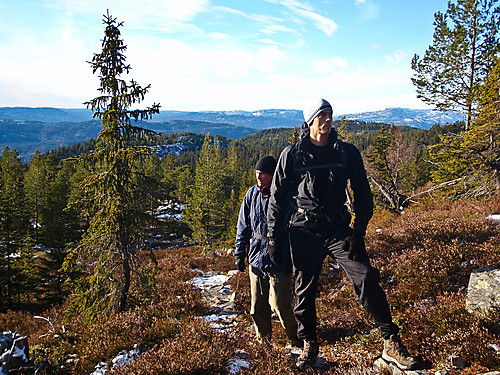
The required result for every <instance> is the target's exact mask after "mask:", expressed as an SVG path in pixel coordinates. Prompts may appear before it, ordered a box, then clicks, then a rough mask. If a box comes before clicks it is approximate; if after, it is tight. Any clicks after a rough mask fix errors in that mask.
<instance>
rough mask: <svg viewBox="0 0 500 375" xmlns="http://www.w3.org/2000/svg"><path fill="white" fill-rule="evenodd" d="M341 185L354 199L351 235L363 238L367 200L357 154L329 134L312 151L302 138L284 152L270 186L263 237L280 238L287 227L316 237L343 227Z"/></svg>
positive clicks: (370, 202)
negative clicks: (299, 228)
mask: <svg viewBox="0 0 500 375" xmlns="http://www.w3.org/2000/svg"><path fill="white" fill-rule="evenodd" d="M347 181H350V186H351V189H352V192H353V198H354V199H353V200H354V202H353V209H354V214H355V219H354V230H356V231H359V232H361V233H363V234H364V233H365V232H366V227H367V225H368V221H369V220H370V219H371V217H372V215H373V197H372V193H371V190H370V185H369V183H368V179H367V177H366V172H365V168H364V165H363V160H362V158H361V154H360V153H359V151H358V149H357V148H356V147H355V146H354V145H352V144H350V143H346V142H342V141H340V140H338V139H337V132H336V131H335V130H334V129H332V132H331V133H330V136H329V143H328V145H327V146H324V147H317V146H314V145H313V144H312V143H311V142H310V140H309V137H308V136H305V137H303V138H302V139H301V140H299V141H298V142H297V143H295V144H294V145H291V146H288V147H286V148H285V149H284V150H283V151H282V153H281V155H280V158H279V160H278V165H277V167H276V171H275V173H274V177H273V181H272V184H271V196H270V198H269V207H268V212H267V226H268V231H267V234H268V237H274V238H279V237H282V236H283V235H284V234H285V231H286V228H287V225H289V226H296V227H302V228H305V229H308V230H311V231H314V232H322V233H324V232H329V231H333V230H335V229H336V228H339V227H343V228H345V227H347V226H349V224H350V221H351V216H350V214H349V212H348V210H347V207H346V205H345V204H346V201H347V196H346V187H347ZM320 182H321V183H320Z"/></svg>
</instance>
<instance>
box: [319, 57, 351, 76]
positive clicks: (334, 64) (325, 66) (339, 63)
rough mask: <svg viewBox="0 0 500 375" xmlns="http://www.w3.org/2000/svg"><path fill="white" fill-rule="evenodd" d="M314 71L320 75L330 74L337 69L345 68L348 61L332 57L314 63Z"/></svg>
mask: <svg viewBox="0 0 500 375" xmlns="http://www.w3.org/2000/svg"><path fill="white" fill-rule="evenodd" d="M313 65H314V70H315V71H316V72H317V73H319V74H328V73H331V72H333V71H334V70H336V69H337V68H345V67H346V66H347V60H346V59H344V58H342V57H332V58H329V59H322V60H318V61H316V62H314V64H313Z"/></svg>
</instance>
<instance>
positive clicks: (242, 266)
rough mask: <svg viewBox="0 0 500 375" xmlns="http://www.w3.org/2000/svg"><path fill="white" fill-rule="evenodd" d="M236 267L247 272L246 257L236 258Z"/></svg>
mask: <svg viewBox="0 0 500 375" xmlns="http://www.w3.org/2000/svg"><path fill="white" fill-rule="evenodd" d="M235 264H236V268H237V269H238V271H240V272H245V257H239V258H236V262H235Z"/></svg>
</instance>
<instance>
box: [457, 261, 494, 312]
mask: <svg viewBox="0 0 500 375" xmlns="http://www.w3.org/2000/svg"><path fill="white" fill-rule="evenodd" d="M465 307H466V309H467V311H469V312H470V313H480V314H484V313H488V312H489V311H492V310H496V309H498V308H500V269H499V268H497V267H490V268H481V269H477V270H474V271H472V273H471V275H470V279H469V287H468V289H467V300H466V301H465Z"/></svg>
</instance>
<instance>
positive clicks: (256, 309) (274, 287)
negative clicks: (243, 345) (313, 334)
mask: <svg viewBox="0 0 500 375" xmlns="http://www.w3.org/2000/svg"><path fill="white" fill-rule="evenodd" d="M248 273H249V275H250V293H251V303H250V315H251V316H252V318H253V321H254V327H255V332H256V334H257V338H258V339H260V340H262V339H263V338H266V339H269V338H270V337H271V332H272V326H271V312H272V311H274V312H275V313H276V315H278V318H279V320H280V322H281V325H282V326H283V328H284V329H285V332H286V335H287V337H288V338H289V339H290V340H297V322H296V320H295V316H294V314H293V308H292V293H291V275H290V273H288V272H285V271H276V272H272V273H268V274H267V276H264V275H263V274H262V273H261V272H260V271H259V270H258V269H257V268H254V267H252V266H250V267H248Z"/></svg>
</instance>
